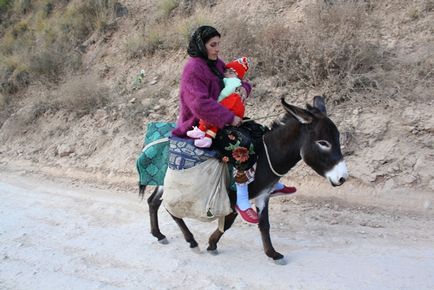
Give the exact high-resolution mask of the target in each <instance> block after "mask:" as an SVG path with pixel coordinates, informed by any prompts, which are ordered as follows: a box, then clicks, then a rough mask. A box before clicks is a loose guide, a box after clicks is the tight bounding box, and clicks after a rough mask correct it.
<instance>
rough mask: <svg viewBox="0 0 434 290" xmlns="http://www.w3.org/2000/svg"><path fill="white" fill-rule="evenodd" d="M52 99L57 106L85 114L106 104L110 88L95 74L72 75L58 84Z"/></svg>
mask: <svg viewBox="0 0 434 290" xmlns="http://www.w3.org/2000/svg"><path fill="white" fill-rule="evenodd" d="M54 100H55V102H56V103H57V105H58V107H59V108H62V109H65V110H67V111H71V112H77V113H78V114H79V115H86V114H88V113H90V112H93V111H96V110H97V109H99V108H102V107H104V106H105V105H107V104H108V102H109V100H110V89H109V87H108V86H107V85H105V84H104V83H103V82H102V80H101V79H99V78H98V77H96V76H83V77H74V78H72V79H70V80H68V81H67V82H65V83H64V84H62V85H60V87H59V89H58V91H57V92H56V95H55V97H54Z"/></svg>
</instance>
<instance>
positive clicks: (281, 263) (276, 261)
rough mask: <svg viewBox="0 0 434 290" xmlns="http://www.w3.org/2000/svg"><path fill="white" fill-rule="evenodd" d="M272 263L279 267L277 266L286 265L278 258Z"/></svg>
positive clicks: (284, 261) (282, 259)
mask: <svg viewBox="0 0 434 290" xmlns="http://www.w3.org/2000/svg"><path fill="white" fill-rule="evenodd" d="M273 261H274V264H276V265H279V266H284V265H286V264H287V262H286V260H285V258H280V259H277V260H273Z"/></svg>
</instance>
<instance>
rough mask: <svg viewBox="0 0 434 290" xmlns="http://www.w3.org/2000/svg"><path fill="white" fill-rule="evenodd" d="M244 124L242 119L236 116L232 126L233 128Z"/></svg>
mask: <svg viewBox="0 0 434 290" xmlns="http://www.w3.org/2000/svg"><path fill="white" fill-rule="evenodd" d="M241 123H242V119H241V118H240V117H238V116H234V120H233V121H232V123H231V125H232V126H237V127H238V126H239V125H241Z"/></svg>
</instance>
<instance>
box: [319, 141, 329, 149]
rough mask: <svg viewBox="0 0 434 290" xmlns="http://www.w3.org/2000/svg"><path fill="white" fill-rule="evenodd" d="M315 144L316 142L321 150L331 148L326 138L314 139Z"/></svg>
mask: <svg viewBox="0 0 434 290" xmlns="http://www.w3.org/2000/svg"><path fill="white" fill-rule="evenodd" d="M316 144H318V146H319V148H321V149H322V150H330V149H331V148H332V145H331V144H330V143H329V142H328V141H326V140H319V141H316Z"/></svg>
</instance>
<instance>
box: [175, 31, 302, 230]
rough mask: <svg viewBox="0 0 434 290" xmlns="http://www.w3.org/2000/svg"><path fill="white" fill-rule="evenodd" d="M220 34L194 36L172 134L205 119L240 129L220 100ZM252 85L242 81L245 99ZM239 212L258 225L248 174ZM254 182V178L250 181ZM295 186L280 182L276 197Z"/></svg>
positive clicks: (242, 179)
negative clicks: (249, 192)
mask: <svg viewBox="0 0 434 290" xmlns="http://www.w3.org/2000/svg"><path fill="white" fill-rule="evenodd" d="M220 36H221V35H220V33H219V32H218V31H217V30H216V29H215V28H213V27H211V26H201V27H199V28H198V29H197V30H196V31H195V32H194V33H193V35H192V37H191V39H190V42H189V46H188V50H187V52H188V54H189V56H190V58H189V59H188V60H187V63H186V64H185V66H184V70H183V72H182V76H181V82H180V94H179V102H180V106H179V108H180V109H179V116H178V120H177V124H176V128H175V129H174V130H173V132H172V134H173V135H174V136H178V137H181V138H182V137H186V134H187V131H189V130H191V129H192V128H193V126H197V125H198V122H199V120H203V121H204V122H206V123H207V124H210V125H212V126H214V127H217V128H219V129H222V128H224V127H225V126H226V125H232V126H239V125H241V123H242V119H241V118H240V117H238V116H237V115H235V114H234V113H233V112H231V111H230V110H229V109H227V108H225V107H224V106H223V105H222V104H221V103H219V102H218V97H219V95H220V92H221V90H222V89H223V87H224V82H223V77H224V76H223V72H224V70H225V64H224V62H223V61H222V60H221V59H219V58H218V54H219V51H220ZM250 91H251V86H250V84H249V83H247V82H242V83H241V87H240V88H239V94H240V95H241V96H242V97H243V98H244V99H245V98H247V96H248V95H249V94H250ZM236 175H237V178H236V181H237V180H238V181H240V182H236V184H237V203H236V209H237V211H238V213H239V214H240V216H241V217H242V218H243V220H245V221H247V222H249V223H258V215H257V213H256V212H255V211H254V210H253V209H252V208H251V206H250V203H249V199H248V196H249V194H248V191H247V183H248V180H249V178H248V177H246V175H245V172H238V174H236ZM250 180H251V178H250ZM295 190H296V189H295V188H294V187H287V186H285V185H283V184H281V183H277V184H276V185H275V187H274V191H273V192H272V194H271V196H273V195H281V194H289V193H293V192H295Z"/></svg>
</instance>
